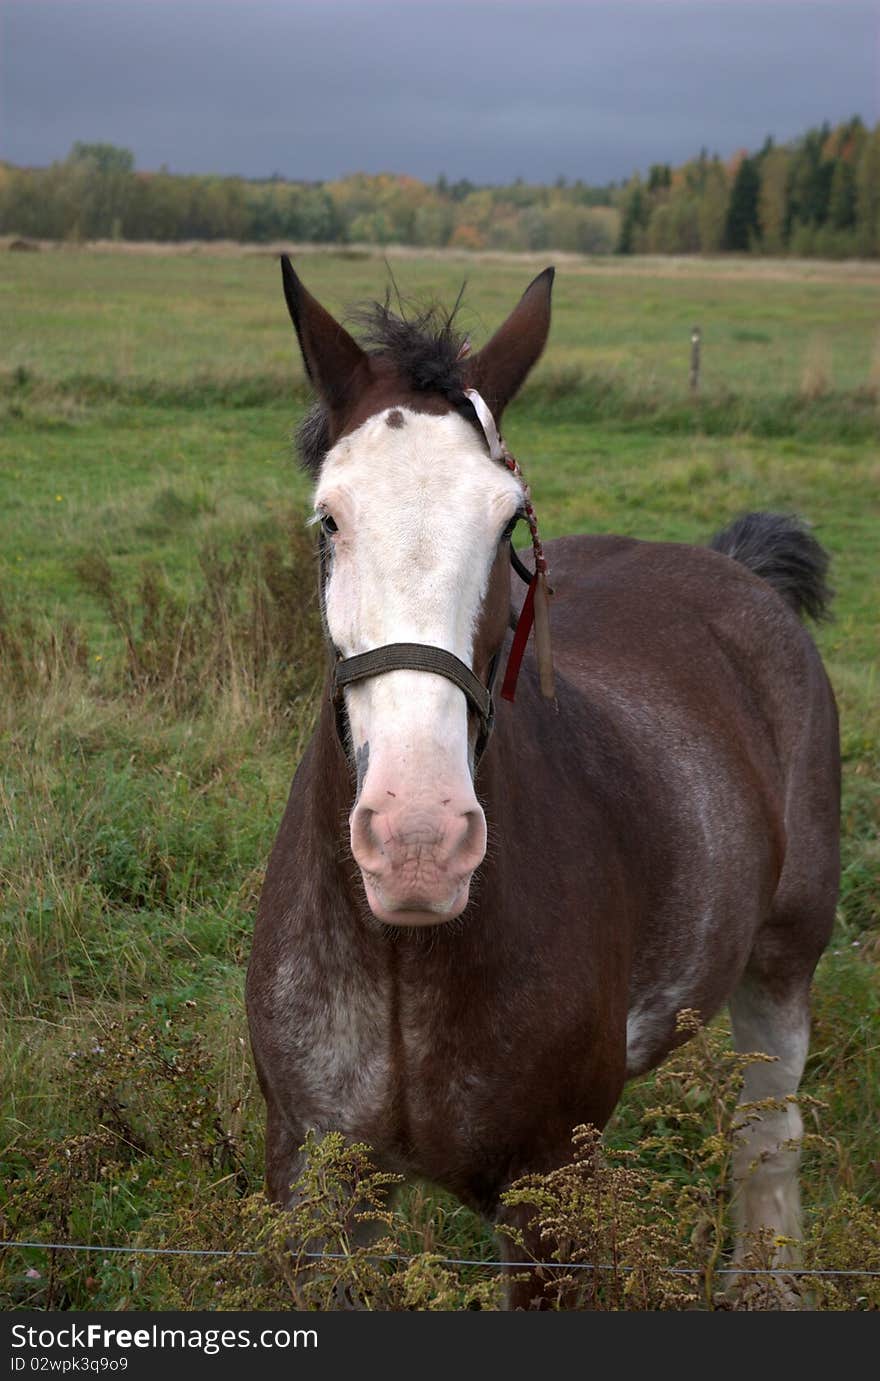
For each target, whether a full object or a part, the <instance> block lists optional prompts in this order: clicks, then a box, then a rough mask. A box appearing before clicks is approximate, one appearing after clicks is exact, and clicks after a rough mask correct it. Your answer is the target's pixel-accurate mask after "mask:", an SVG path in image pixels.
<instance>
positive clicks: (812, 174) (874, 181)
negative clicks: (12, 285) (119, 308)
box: [0, 117, 880, 258]
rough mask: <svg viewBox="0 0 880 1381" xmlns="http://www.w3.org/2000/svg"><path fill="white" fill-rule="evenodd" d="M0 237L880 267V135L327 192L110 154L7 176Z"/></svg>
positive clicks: (832, 134) (361, 177) (841, 130)
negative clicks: (155, 165)
mask: <svg viewBox="0 0 880 1381" xmlns="http://www.w3.org/2000/svg"><path fill="white" fill-rule="evenodd" d="M0 233H2V234H6V235H17V236H32V237H35V238H39V239H54V240H70V241H74V242H75V241H78V240H93V239H118V240H158V241H174V240H221V239H224V240H238V241H246V242H255V243H267V242H270V241H278V240H288V241H309V242H315V243H324V244H328V243H329V244H357V243H367V244H378V245H383V244H410V245H420V246H423V247H425V248H443V247H447V246H450V247H452V248H462V249H472V250H481V249H502V250H535V251H539V250H545V249H557V250H571V251H574V252H575V253H581V254H609V253H613V252H616V253H620V254H633V253H651V254H696V253H703V254H715V253H721V252H725V251H734V252H740V253H743V252H750V253H761V254H793V255H798V256H821V257H832V258H846V257H849V256H853V255H860V256H864V257H880V124H878V125H877V126H876V127H875V128H874V129H873V130H870V129H868V128H867V127H866V126H865V125H864V124H863V122H862V121H861V120H860V119H859V118H858V117H854V118H853V119H851V120H849V121H846V122H845V123H843V124H840V125H837V126H835V127H833V128H832V127H831V126H830V125H827V124H826V125H823V126H821V127H820V128H816V129H811V130H808V131H807V133H806V134H805V135H803V136H802V137H801V138H799V139H797V140H794V141H792V142H791V143H789V144H775V143H774V142H773V140H772V139H768V140H767V141H766V142H765V144H764V146H763V147H762V148H761V149H760V150H759V151H758V152H757V153H748V152H741V153H738V154H736V155H735V156H734V157H733V158H731V159H728V160H726V161H722V160H721V159H720V158H719V157H718V156H717V155H714V156H712V157H710V156H709V154H708V153H707V152H706V151H703V152H702V153H701V154H700V155H699V156H698V157H697V158H694V159H692V160H691V161H689V162H688V163H685V164H684V165H682V166H681V167H677V168H673V167H672V166H671V165H669V164H655V165H654V166H653V167H652V168H651V169H650V171H649V173H648V175H647V177H644V178H643V177H642V176H640V175H638V174H636V175H635V176H634V177H632V178H630V179H629V181H628V182H626V183H621V184H614V183H612V184H609V185H607V186H601V187H592V186H589V185H588V184H587V183H585V182H582V181H576V182H568V181H566V180H565V179H564V178H559V179H557V181H556V182H555V183H553V184H552V185H536V184H529V183H525V182H523V181H516V182H514V183H510V184H507V185H506V186H490V187H481V186H477V185H476V184H474V183H472V182H469V181H468V180H466V179H462V180H460V181H457V182H450V181H448V180H447V179H446V178H445V177H440V178H438V179H437V181H436V182H434V183H426V182H421V181H419V179H417V178H413V177H406V176H395V175H392V174H387V173H383V174H379V175H368V174H365V173H357V174H354V175H353V176H350V177H346V178H341V179H338V180H335V181H329V182H295V181H288V180H285V179H284V178H281V177H280V176H275V177H272V178H269V179H266V180H261V181H257V180H248V179H245V178H239V177H196V176H182V175H178V174H173V173H170V172H168V171H167V169H164V168H163V169H161V170H160V171H159V172H157V173H147V172H140V171H138V170H137V169H136V168H135V160H134V155H133V154H132V153H131V152H130V151H129V150H127V149H122V148H118V147H117V146H115V145H113V144H86V143H76V144H74V145H73V147H72V149H71V151H70V153H69V154H68V156H67V158H65V159H63V160H61V161H59V162H56V163H53V164H52V165H51V166H50V167H48V168H16V167H13V166H11V165H9V164H3V165H0Z"/></svg>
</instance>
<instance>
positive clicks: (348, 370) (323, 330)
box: [281, 254, 367, 411]
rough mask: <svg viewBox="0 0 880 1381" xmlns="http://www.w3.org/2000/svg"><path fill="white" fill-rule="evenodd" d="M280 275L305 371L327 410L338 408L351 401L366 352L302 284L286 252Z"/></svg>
mask: <svg viewBox="0 0 880 1381" xmlns="http://www.w3.org/2000/svg"><path fill="white" fill-rule="evenodd" d="M281 277H282V280H283V283H284V296H285V299H286V301H287V310H288V311H289V312H290V316H291V320H292V321H293V324H294V327H295V328H296V334H297V336H298V338H299V347H300V350H301V351H302V357H303V364H304V365H305V367H306V373H307V374H308V376H309V378H310V379H311V381H312V383H313V384H314V386H315V388H316V389H317V391H318V393H319V394H320V395H321V397H322V399H323V400H324V402H325V403H326V404H327V406H328V407H329V408H330V409H331V410H333V411H335V410H337V409H339V408H342V407H343V406H344V405H345V404H346V403H347V402H350V401H351V398H352V394H353V392H354V389H355V376H356V375H357V374H358V373H359V371H361V370H362V368H363V367H364V366H366V364H367V355H366V352H365V351H363V350H362V349H361V347H360V346H359V345H358V344H357V342H356V341H354V340H352V338H351V336H350V335H349V334H348V332H347V331H346V330H345V328H344V327H343V326H340V324H339V322H338V321H337V320H336V319H335V318H334V317H332V316H331V315H330V313H329V312H328V311H326V310H325V309H324V308H323V307H322V306H321V304H320V302H318V300H317V299H316V298H314V297H312V294H311V293H310V292H308V291H307V289H306V288H304V287H303V285H302V283H301V282H300V279H299V278H298V277H297V275H296V273H295V272H294V269H293V265H292V264H291V262H290V260H289V259H288V257H287V255H286V254H282V256H281Z"/></svg>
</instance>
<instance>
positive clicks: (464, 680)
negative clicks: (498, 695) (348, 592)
mask: <svg viewBox="0 0 880 1381" xmlns="http://www.w3.org/2000/svg"><path fill="white" fill-rule="evenodd" d="M385 671H430V672H433V673H434V674H435V675H437V676H445V677H446V679H447V681H451V682H452V683H453V685H456V686H458V689H459V690H460V691H462V692H463V693H464V695H465V697H466V698H467V699H468V700H469V701H470V703H471V704H472V705H473V707H474V709H475V710H476V712H477V714H478V715H479V718H480V730H481V735H483V736H485V737H486V738H488V736H489V734H490V733H491V731H492V723H493V721H494V718H495V708H494V704H493V701H492V692H491V691H490V690H488V689H487V687H486V686H484V685H483V683H482V681H479V680H478V679H477V677H476V676H475V675H474V673H473V672H472V671H471V669H470V667H469V666H466V665H465V663H464V662H463V661H461V659H460V658H459V657H456V656H454V654H453V653H451V652H446V651H445V649H444V648H442V647H429V646H427V645H426V644H424V643H386V644H385V646H384V647H374V648H371V650H370V651H369V652H361V653H358V655H357V656H356V657H346V658H345V659H344V660H343V661H339V662H337V663H336V666H335V667H334V669H333V698H334V700H336V701H339V700H340V699H341V697H342V692H343V690H344V689H345V687H346V686H350V685H351V684H352V682H353V681H363V680H365V679H366V678H367V677H369V676H379V675H381V674H382V673H383V672H385Z"/></svg>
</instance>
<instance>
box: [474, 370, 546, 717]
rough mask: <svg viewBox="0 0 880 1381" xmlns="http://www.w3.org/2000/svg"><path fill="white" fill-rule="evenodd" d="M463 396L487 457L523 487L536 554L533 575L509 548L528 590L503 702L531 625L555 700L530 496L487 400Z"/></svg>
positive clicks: (542, 567)
mask: <svg viewBox="0 0 880 1381" xmlns="http://www.w3.org/2000/svg"><path fill="white" fill-rule="evenodd" d="M464 394H465V397H466V398H467V399H468V401H469V402H470V404H471V406H472V407H473V409H474V412H475V413H476V414H477V418H478V420H479V423H480V426H481V427H482V428H483V433H484V435H485V437H486V444H487V445H488V447H489V455H490V456H491V458H492V460H497V461H499V462H500V463H501V464H502V465H504V466H505V467H506V468H507V469H508V470H509V471H510V472H511V474H513V475H515V476H516V478H517V479H518V480H519V482H520V484H521V485H522V490H523V508H524V510H525V515H526V522H527V523H528V525H529V531H530V532H531V534H532V550H533V552H534V554H535V569H534V573H532V572H531V571H529V570H528V569H527V568H526V567H524V566H523V564H522V562H521V561H520V559H519V557H518V556H517V555H516V553H515V552H514V550H513V546H512V545H511V548H510V559H511V564H512V565H513V568H514V570H515V571H516V572H517V574H518V575H520V576H521V577H522V578H523V579H524V580H526V581H527V582H528V586H529V588H528V590H527V591H526V597H525V600H524V602H523V607H522V610H521V611H520V616H519V619H518V621H517V625H516V631H515V633H514V635H513V644H512V646H511V649H510V656H509V657H508V659H507V668H506V670H505V673H504V680H503V682H502V685H501V698H502V700H513V699H514V697H515V695H516V682H517V678H518V676H519V672H520V667H521V666H522V659H523V655H524V653H525V650H526V643H527V642H528V640H529V633H530V632H531V630H532V625H533V624H534V628H535V657H536V659H537V663H538V679H539V682H540V685H541V693H542V695H544V696H545V697H546V699H548V700H553V699H555V696H556V691H555V686H554V678H553V649H552V646H551V643H550V595H551V594H552V590H551V589H550V586H549V584H548V581H547V561H546V558H545V556H544V548H543V546H542V545H541V539H540V537H539V535H538V519H537V516H536V514H535V509H534V506H533V504H532V495H531V491H530V489H529V486H528V484H527V483H526V477H525V475H524V474H523V472H522V470H521V469H520V467H519V463H518V462H517V460H516V459H515V458H514V456H512V455H511V454H510V451H508V449H507V447H506V446H505V444H504V442H503V441H502V439H501V437H500V435H499V433H498V428H497V427H496V425H495V418H494V417H493V416H492V412H491V410H490V408H489V406H488V404H487V403H486V400H485V399H484V398H483V396H482V395H481V394H479V393H478V392H477V390H476V389H475V388H466V389H465V390H464Z"/></svg>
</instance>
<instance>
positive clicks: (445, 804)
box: [315, 408, 522, 924]
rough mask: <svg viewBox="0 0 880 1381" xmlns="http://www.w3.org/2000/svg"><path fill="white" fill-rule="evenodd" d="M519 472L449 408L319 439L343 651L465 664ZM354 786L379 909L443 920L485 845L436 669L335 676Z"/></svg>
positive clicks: (358, 844)
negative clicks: (430, 656) (353, 679)
mask: <svg viewBox="0 0 880 1381" xmlns="http://www.w3.org/2000/svg"><path fill="white" fill-rule="evenodd" d="M521 502H522V491H521V488H520V485H519V483H518V481H517V480H516V479H515V478H514V476H513V475H511V474H510V473H509V472H508V471H507V470H505V469H503V467H502V466H500V465H499V464H498V463H497V462H494V461H492V460H490V458H489V456H488V454H487V451H486V447H485V445H484V444H483V442H482V441H481V439H480V437H479V435H478V434H477V433H476V432H475V431H474V428H473V427H472V426H470V425H469V424H468V423H467V422H465V421H464V419H463V418H461V417H459V416H458V414H457V413H449V414H445V415H443V416H434V415H431V414H427V413H416V412H411V411H410V410H409V409H406V408H392V409H389V410H388V411H386V412H383V413H379V414H377V416H375V417H372V418H370V419H369V421H367V422H365V423H364V424H363V425H362V426H361V427H359V428H358V430H357V431H355V432H352V433H351V435H349V436H346V437H344V438H343V439H342V440H341V441H340V442H338V443H337V445H336V446H334V448H333V449H332V450H331V451H330V453H329V454H328V456H327V458H326V460H325V462H324V465H323V467H322V470H321V476H320V479H319V482H318V487H317V491H316V494H315V507H316V510H317V511H318V512H319V513H320V514H321V515H322V516H323V515H325V514H327V515H329V516H330V517H332V519H333V521H334V523H335V524H336V528H337V531H336V532H335V533H334V534H333V536H332V537H331V538H330V546H331V549H332V556H331V561H330V573H329V578H328V581H327V585H326V610H327V623H328V626H329V630H330V635H331V637H332V639H333V642H334V643H335V645H336V647H337V648H338V649H339V651H340V652H341V653H342V655H343V656H344V657H351V656H354V655H356V654H357V653H360V652H367V651H369V650H370V649H372V648H376V647H383V646H384V645H385V644H387V643H397V642H412V643H424V644H427V645H429V646H432V647H439V648H443V649H445V650H446V651H448V652H452V653H453V654H454V655H455V656H456V657H459V658H460V659H461V660H462V661H463V662H465V663H466V665H467V666H471V665H472V656H473V643H474V634H475V631H476V626H477V622H478V619H479V615H480V611H481V608H482V604H483V599H484V597H485V594H486V587H487V584H488V579H489V573H490V571H491V569H492V564H493V562H494V560H495V556H496V553H497V550H498V542H499V539H500V537H501V534H502V533H503V531H504V529H505V527H506V525H507V524H508V522H509V521H510V519H511V518H512V517H513V516H514V514H515V513H516V512H517V510H518V508H519V506H520V504H521ZM345 703H346V709H347V712H348V719H349V724H350V727H351V738H352V747H353V751H354V752H355V754H356V760H357V762H358V768H359V775H360V781H359V796H358V799H357V801H356V803H355V806H354V809H353V811H352V815H351V822H350V824H351V844H352V850H353V853H354V856H355V859H356V860H357V862H358V864H359V866H360V869H361V873H362V875H363V879H364V884H365V887H366V891H367V899H368V901H369V904H370V907H371V909H372V910H373V912H374V914H375V915H376V916H378V917H379V918H380V919H381V920H385V921H393V922H394V923H396V924H423V923H436V922H438V921H443V920H449V919H451V918H452V917H453V916H457V915H458V914H459V913H460V912H461V911H462V910H463V909H464V907H465V905H466V904H467V899H468V889H469V885H470V880H471V876H472V874H473V872H474V869H475V868H476V867H477V866H478V865H479V863H480V862H481V861H482V858H483V854H484V852H485V846H486V826H485V819H484V817H483V812H482V810H481V808H480V806H479V804H478V802H477V799H476V796H475V795H474V789H473V782H472V779H471V773H470V766H469V743H468V724H469V719H468V707H467V702H466V700H465V697H464V694H463V693H462V692H461V691H460V690H459V689H458V688H457V687H456V686H454V685H453V684H452V682H450V681H448V680H446V678H445V677H443V676H439V675H437V674H435V673H432V672H420V671H392V672H383V673H382V674H381V675H379V676H375V677H372V678H370V679H369V680H365V681H361V682H357V683H355V684H354V685H352V686H350V687H348V688H347V689H346V691H345Z"/></svg>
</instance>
